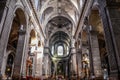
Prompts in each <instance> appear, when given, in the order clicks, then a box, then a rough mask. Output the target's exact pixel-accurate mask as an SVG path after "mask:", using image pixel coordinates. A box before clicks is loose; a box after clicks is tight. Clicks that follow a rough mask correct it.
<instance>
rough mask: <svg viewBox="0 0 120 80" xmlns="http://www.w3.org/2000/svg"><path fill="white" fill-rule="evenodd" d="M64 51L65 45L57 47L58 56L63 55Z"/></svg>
mask: <svg viewBox="0 0 120 80" xmlns="http://www.w3.org/2000/svg"><path fill="white" fill-rule="evenodd" d="M63 52H64V50H63V46H61V45H60V46H58V47H57V53H58V56H62V55H63Z"/></svg>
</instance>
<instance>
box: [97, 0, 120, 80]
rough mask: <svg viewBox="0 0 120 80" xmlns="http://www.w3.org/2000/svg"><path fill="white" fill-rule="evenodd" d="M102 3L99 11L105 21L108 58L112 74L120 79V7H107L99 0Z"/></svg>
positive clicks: (117, 79)
mask: <svg viewBox="0 0 120 80" xmlns="http://www.w3.org/2000/svg"><path fill="white" fill-rule="evenodd" d="M98 2H99V4H100V5H103V6H98V7H99V12H100V15H101V19H102V22H103V28H104V33H105V40H106V47H107V52H108V60H109V67H110V76H111V77H112V78H115V79H116V80H119V78H118V77H119V76H120V62H119V61H120V54H119V53H120V52H119V50H120V47H119V40H120V38H119V36H120V28H119V23H120V20H119V19H120V15H119V14H120V11H119V7H117V5H116V7H115V5H111V7H110V6H108V8H106V5H105V1H99V0H98Z"/></svg>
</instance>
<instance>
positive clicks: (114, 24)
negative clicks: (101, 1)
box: [108, 3, 120, 77]
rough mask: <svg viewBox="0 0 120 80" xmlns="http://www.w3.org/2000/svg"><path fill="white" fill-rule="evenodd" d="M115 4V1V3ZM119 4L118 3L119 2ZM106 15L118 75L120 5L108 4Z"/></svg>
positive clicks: (119, 63) (119, 64)
mask: <svg viewBox="0 0 120 80" xmlns="http://www.w3.org/2000/svg"><path fill="white" fill-rule="evenodd" d="M116 4H117V3H116ZM119 5H120V3H119ZM108 16H109V22H110V26H111V31H113V35H112V37H113V41H114V45H115V48H114V49H115V51H116V54H115V58H116V61H117V65H118V72H119V73H118V74H119V77H120V6H117V5H116V6H112V5H111V6H108Z"/></svg>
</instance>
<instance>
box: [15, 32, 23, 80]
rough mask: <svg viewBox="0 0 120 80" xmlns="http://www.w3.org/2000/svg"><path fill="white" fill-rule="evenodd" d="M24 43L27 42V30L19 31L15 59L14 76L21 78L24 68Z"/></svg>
mask: <svg viewBox="0 0 120 80" xmlns="http://www.w3.org/2000/svg"><path fill="white" fill-rule="evenodd" d="M24 43H25V32H24V31H19V38H18V44H17V50H16V54H15V59H14V69H13V78H15V79H18V80H20V78H21V68H22V65H21V64H22V58H23V54H24V46H25V45H24Z"/></svg>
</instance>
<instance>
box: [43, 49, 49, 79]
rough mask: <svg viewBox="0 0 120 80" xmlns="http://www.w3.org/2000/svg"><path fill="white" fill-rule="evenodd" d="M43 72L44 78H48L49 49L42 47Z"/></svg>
mask: <svg viewBox="0 0 120 80" xmlns="http://www.w3.org/2000/svg"><path fill="white" fill-rule="evenodd" d="M43 60H44V70H45V76H46V77H48V74H49V72H48V71H49V68H50V66H49V63H48V62H49V48H48V47H44V59H43Z"/></svg>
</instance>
